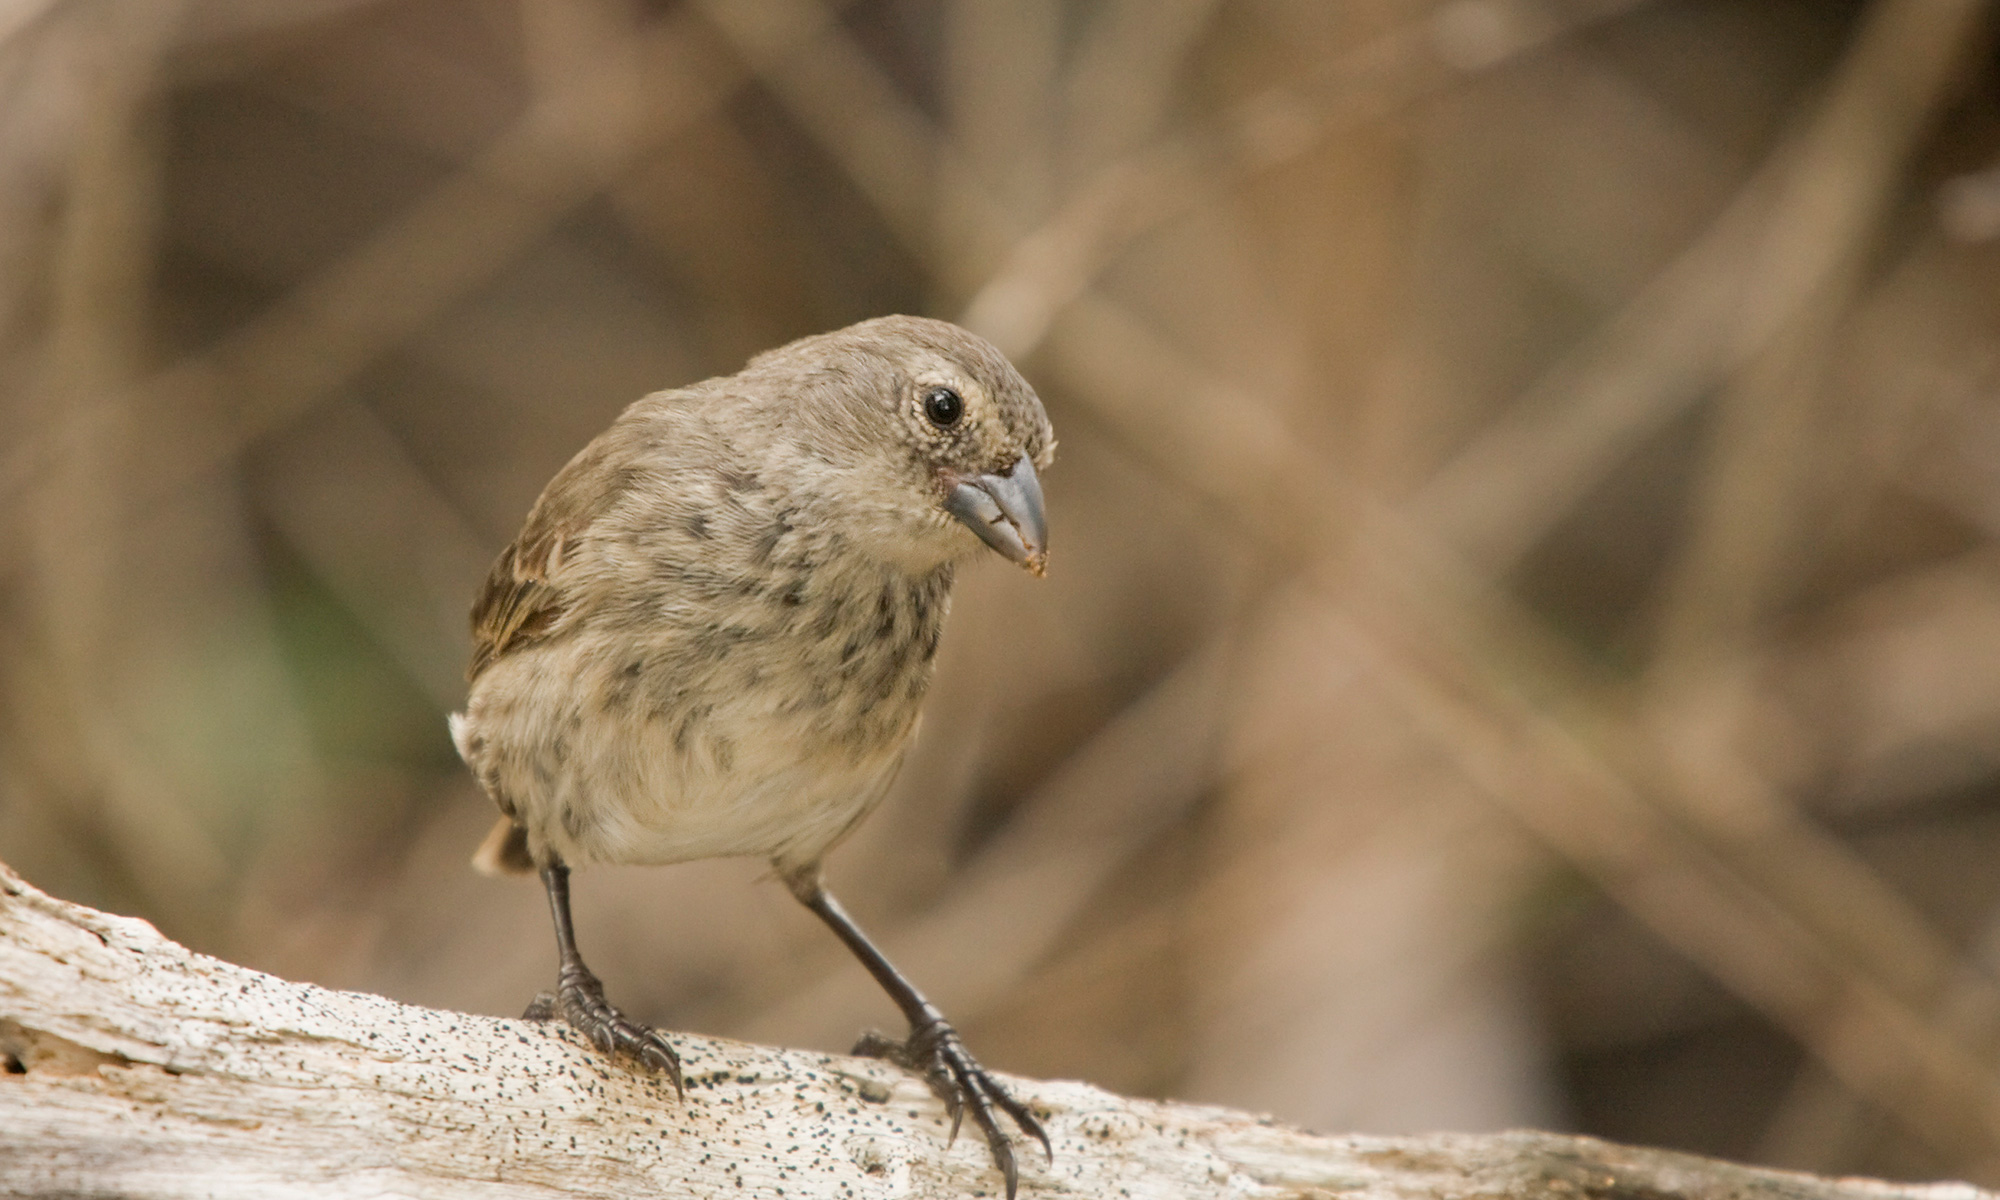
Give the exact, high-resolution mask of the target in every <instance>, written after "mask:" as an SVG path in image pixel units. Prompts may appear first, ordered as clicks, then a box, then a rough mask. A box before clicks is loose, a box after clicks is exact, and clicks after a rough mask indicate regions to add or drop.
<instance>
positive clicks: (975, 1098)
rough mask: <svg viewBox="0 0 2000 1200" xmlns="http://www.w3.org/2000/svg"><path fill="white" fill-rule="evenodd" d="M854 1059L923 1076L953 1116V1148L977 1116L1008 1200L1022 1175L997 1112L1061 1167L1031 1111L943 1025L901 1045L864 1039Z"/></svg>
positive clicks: (927, 1026)
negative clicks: (880, 1061) (887, 1064)
mask: <svg viewBox="0 0 2000 1200" xmlns="http://www.w3.org/2000/svg"><path fill="white" fill-rule="evenodd" d="M854 1053H855V1054H857V1055H864V1056H866V1057H869V1058H880V1059H885V1060H887V1061H889V1062H892V1063H895V1064H896V1065H897V1066H900V1067H903V1068H904V1069H906V1070H909V1071H913V1072H915V1073H916V1074H918V1075H921V1076H923V1079H924V1082H925V1083H927V1084H929V1085H930V1089H931V1091H932V1092H934V1093H936V1094H937V1097H938V1099H939V1100H942V1101H943V1102H944V1107H945V1111H946V1112H948V1113H950V1114H951V1135H950V1137H949V1138H948V1139H946V1140H947V1144H949V1142H951V1141H955V1140H957V1138H958V1129H959V1125H960V1123H961V1122H962V1121H963V1120H964V1118H965V1114H966V1112H967V1111H970V1112H971V1113H972V1122H973V1124H975V1125H977V1126H978V1127H979V1132H980V1133H981V1134H982V1135H984V1136H985V1138H986V1148H987V1149H988V1150H989V1151H990V1152H991V1153H992V1155H993V1165H994V1166H996V1167H998V1168H1000V1173H1001V1174H1002V1175H1003V1176H1005V1177H1006V1180H1007V1200H1014V1192H1015V1189H1016V1188H1017V1187H1018V1186H1019V1182H1020V1172H1019V1170H1018V1169H1017V1167H1016V1166H1015V1162H1014V1145H1013V1142H1012V1141H1011V1140H1010V1139H1009V1138H1008V1136H1007V1134H1006V1131H1004V1130H1003V1129H1001V1128H1000V1122H999V1121H998V1120H997V1119H996V1118H995V1117H994V1115H993V1110H994V1109H995V1108H998V1109H999V1110H1000V1111H1001V1112H1004V1113H1006V1114H1007V1115H1008V1116H1009V1117H1011V1118H1012V1119H1013V1121H1014V1124H1016V1125H1018V1126H1019V1127H1020V1129H1021V1132H1023V1133H1025V1134H1027V1135H1028V1136H1030V1137H1032V1138H1034V1139H1035V1140H1036V1141H1038V1142H1040V1143H1041V1144H1042V1153H1043V1154H1044V1155H1046V1156H1048V1159H1049V1161H1050V1162H1054V1161H1055V1151H1054V1149H1053V1148H1052V1147H1051V1146H1050V1145H1049V1135H1048V1131H1047V1130H1045V1129H1043V1128H1042V1123H1041V1122H1040V1121H1038V1120H1036V1119H1035V1114H1034V1113H1032V1112H1030V1111H1028V1106H1027V1105H1025V1104H1023V1103H1021V1102H1020V1101H1019V1100H1016V1099H1014V1097H1013V1096H1011V1095H1009V1094H1008V1092H1007V1089H1005V1088H1003V1087H1001V1086H1000V1084H999V1083H998V1082H997V1081H996V1080H995V1079H994V1078H993V1076H992V1075H990V1074H988V1073H987V1070H986V1068H985V1067H982V1066H980V1065H979V1060H978V1059H975V1058H973V1057H972V1055H971V1054H970V1053H969V1052H968V1051H967V1050H966V1048H965V1043H964V1042H962V1041H960V1040H959V1037H958V1031H957V1030H956V1029H953V1028H952V1027H951V1025H950V1023H949V1022H947V1021H944V1020H943V1019H941V1018H940V1019H933V1020H930V1021H926V1022H924V1023H923V1024H921V1025H919V1026H917V1027H916V1028H915V1029H912V1030H911V1031H910V1036H909V1040H907V1041H901V1042H899V1041H896V1040H895V1039H893V1038H890V1037H887V1036H885V1035H883V1034H880V1033H876V1032H874V1031H872V1030H871V1031H869V1032H868V1033H865V1034H863V1035H861V1040H860V1041H859V1042H856V1043H855V1045H854Z"/></svg>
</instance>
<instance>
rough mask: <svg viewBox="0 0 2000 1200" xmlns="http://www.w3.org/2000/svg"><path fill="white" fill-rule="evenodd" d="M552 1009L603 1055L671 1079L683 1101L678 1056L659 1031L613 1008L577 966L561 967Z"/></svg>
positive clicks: (684, 1089)
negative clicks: (620, 1058)
mask: <svg viewBox="0 0 2000 1200" xmlns="http://www.w3.org/2000/svg"><path fill="white" fill-rule="evenodd" d="M545 994H546V993H545ZM541 999H542V997H540V996H537V997H536V1003H535V1004H533V1005H531V1006H529V1012H530V1014H533V1013H534V1012H536V1011H537V1010H539V1009H541V1008H542V1005H541ZM553 1008H554V1011H555V1012H556V1013H561V1014H562V1018H563V1020H565V1021H567V1022H569V1024H570V1026H571V1027H572V1028H574V1029H575V1030H576V1031H577V1032H578V1033H581V1034H582V1035H583V1036H584V1037H585V1038H587V1039H589V1041H590V1044H591V1045H593V1046H595V1047H597V1048H598V1049H599V1050H602V1051H603V1052H604V1053H606V1054H609V1055H612V1056H613V1057H624V1058H629V1059H632V1060H633V1061H634V1062H636V1063H637V1064H638V1065H639V1066H641V1067H643V1068H645V1069H647V1070H652V1071H661V1072H664V1073H665V1074H666V1076H667V1078H669V1079H671V1080H673V1083H674V1091H675V1093H676V1094H678V1095H679V1096H680V1098H681V1099H683V1100H685V1099H687V1084H686V1083H685V1082H683V1080H682V1078H681V1056H680V1055H678V1054H676V1053H674V1048H673V1047H672V1046H671V1045H669V1044H668V1042H667V1039H666V1038H665V1037H664V1036H662V1035H661V1033H660V1031H659V1030H657V1029H654V1028H653V1027H652V1026H650V1025H641V1024H639V1023H638V1022H637V1021H634V1020H632V1019H631V1018H629V1017H627V1016H626V1015H625V1014H624V1013H622V1012H619V1011H618V1010H617V1009H616V1008H613V1007H612V1006H611V1004H610V1003H609V1002H608V1001H606V1000H605V999H604V985H603V984H602V983H599V982H598V980H597V976H595V975H593V974H591V973H590V971H589V970H588V969H586V968H585V967H584V966H583V965H582V964H581V963H576V964H572V965H565V966H564V967H563V970H562V974H561V975H560V976H559V978H558V981H557V984H556V995H555V1003H554V1005H553ZM549 1015H551V1016H553V1015H554V1013H550V1014H549Z"/></svg>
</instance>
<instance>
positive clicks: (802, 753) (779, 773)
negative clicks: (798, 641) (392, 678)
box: [461, 654, 921, 866]
mask: <svg viewBox="0 0 2000 1200" xmlns="http://www.w3.org/2000/svg"><path fill="white" fill-rule="evenodd" d="M536 657H538V656H537V655H534V654H525V655H521V656H519V659H518V660H517V661H514V662H507V663H501V664H496V666H495V668H494V669H493V671H492V672H490V673H489V674H490V675H491V676H494V677H495V678H493V679H492V680H491V682H492V683H493V684H496V685H499V686H494V687H476V688H475V691H474V695H473V697H472V698H471V702H470V703H469V704H468V706H467V712H466V714H465V717H464V718H463V724H464V725H465V727H466V734H465V736H464V738H463V739H462V744H461V750H462V751H463V752H465V753H466V756H467V758H468V760H469V761H471V762H472V765H473V767H474V769H475V771H476V772H477V773H478V774H479V776H480V778H481V781H482V782H483V783H485V785H486V787H487V790H488V791H489V792H491V793H492V794H493V795H494V796H495V798H496V799H498V800H500V801H501V804H502V807H504V808H508V809H510V811H512V812H513V814H514V816H515V819H517V820H519V821H520V822H521V823H522V824H523V825H524V826H526V827H527V830H528V834H529V843H530V846H531V847H532V848H536V849H543V848H545V849H546V850H548V851H552V852H553V853H554V854H556V855H557V856H559V857H560V858H561V859H562V860H563V861H565V862H567V863H570V864H571V865H579V866H580V865H583V864H587V863H592V862H607V863H639V864H665V863H674V862H686V861H690V860H693V859H699V858H710V857H723V856H732V855H755V856H760V857H769V858H774V859H777V860H779V861H780V862H781V863H785V864H805V863H809V862H812V861H815V860H816V859H817V858H818V857H819V856H820V855H821V854H823V853H825V851H826V850H827V849H828V848H829V847H831V846H832V845H833V844H834V843H835V842H837V841H839V840H840V838H841V837H842V836H843V835H844V834H845V833H846V832H847V831H848V830H850V829H852V828H853V826H854V825H855V823H856V822H858V821H859V820H860V819H861V818H862V817H864V816H866V815H867V813H868V811H869V810H870V809H872V808H873V807H874V806H875V804H876V803H877V802H878V801H879V800H880V799H881V797H882V794H883V792H884V791H886V790H887V788H888V785H889V782H890V780H891V779H892V778H893V777H894V775H895V772H896V767H897V764H898V763H899V762H900V760H901V758H902V755H903V750H904V747H905V746H906V744H907V743H908V741H909V737H910V734H911V733H912V731H913V730H914V727H915V725H916V719H917V712H918V706H919V703H920V701H921V694H920V693H918V694H913V695H907V696H906V695H900V694H899V695H897V696H895V697H893V698H886V699H885V698H883V697H881V696H879V695H878V696H874V697H849V696H845V695H843V694H841V693H839V692H838V691H837V690H836V691H835V692H832V693H821V694H819V695H818V696H816V697H815V696H814V695H813V694H812V693H811V692H810V691H807V692H798V691H796V690H791V691H787V690H782V689H781V690H776V691H774V690H771V689H768V688H767V689H758V688H744V687H740V686H728V683H729V681H728V680H727V679H726V678H716V679H711V680H690V679H685V678H683V679H682V681H681V682H680V683H679V684H677V685H676V686H675V687H674V688H673V689H672V691H671V693H670V694H669V695H670V699H668V700H666V701H664V702H663V701H662V700H661V699H660V698H659V696H660V693H659V692H658V690H657V689H650V688H635V689H633V694H632V696H631V698H630V701H629V702H626V703H618V704H609V705H607V703H606V699H605V698H606V695H607V686H606V677H604V676H596V677H594V676H593V675H592V673H590V672H584V673H580V674H579V673H575V672H561V671H558V670H554V669H551V668H553V666H554V665H555V664H545V663H537V662H535V661H534V659H535V658H536ZM503 672H504V673H506V674H514V673H515V672H519V674H518V675H517V676H516V678H515V679H514V680H513V681H505V680H502V679H500V678H498V676H500V675H502V674H503ZM480 682H481V683H482V684H485V683H487V682H488V679H487V678H486V677H482V679H481V681H480ZM704 683H705V684H707V686H701V685H702V684H704ZM611 694H615V689H614V690H613V692H612V693H611ZM500 696H507V697H509V698H510V699H509V701H508V702H504V703H503V702H501V701H500V700H499V699H498V698H499V697H500Z"/></svg>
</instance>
